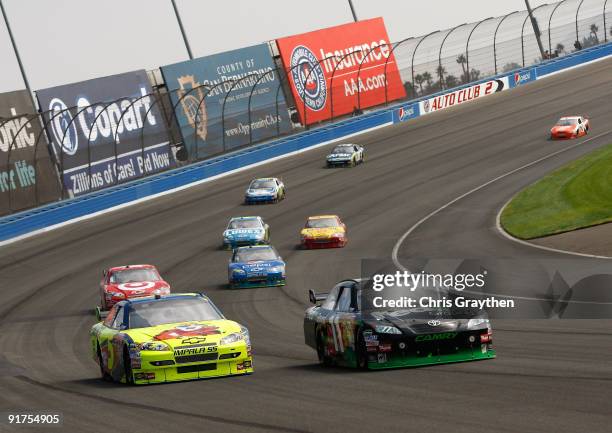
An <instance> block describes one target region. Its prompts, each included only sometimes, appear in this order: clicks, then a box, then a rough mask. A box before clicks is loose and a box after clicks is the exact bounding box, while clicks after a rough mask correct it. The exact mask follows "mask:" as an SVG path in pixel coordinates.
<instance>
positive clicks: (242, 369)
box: [132, 345, 253, 385]
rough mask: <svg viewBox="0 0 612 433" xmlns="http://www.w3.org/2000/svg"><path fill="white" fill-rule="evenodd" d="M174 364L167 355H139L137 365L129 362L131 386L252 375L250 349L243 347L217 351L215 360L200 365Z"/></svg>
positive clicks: (170, 356) (152, 353)
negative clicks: (130, 366)
mask: <svg viewBox="0 0 612 433" xmlns="http://www.w3.org/2000/svg"><path fill="white" fill-rule="evenodd" d="M177 360H178V358H176V357H174V356H173V354H172V352H169V351H168V352H159V353H154V352H147V353H146V355H145V354H143V355H142V358H141V359H140V360H139V361H138V360H132V371H133V374H134V383H135V384H137V385H147V384H152V383H163V382H179V381H184V380H194V379H206V378H212V377H221V376H234V375H243V374H250V373H253V357H252V355H251V351H250V348H247V347H246V346H244V345H242V347H241V348H240V349H235V350H228V349H224V348H221V349H219V353H218V354H217V358H216V359H209V360H207V361H204V362H177ZM136 367H138V368H136Z"/></svg>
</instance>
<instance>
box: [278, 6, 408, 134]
mask: <svg viewBox="0 0 612 433" xmlns="http://www.w3.org/2000/svg"><path fill="white" fill-rule="evenodd" d="M276 44H277V46H278V49H279V52H280V55H281V59H282V62H283V67H284V68H285V72H286V73H287V76H288V77H289V81H290V82H291V86H290V87H291V91H292V93H293V96H294V99H295V101H296V108H297V110H298V113H299V115H300V118H301V122H302V124H307V125H308V124H312V123H316V122H320V121H322V120H327V119H329V118H330V117H331V116H332V105H333V115H334V116H339V115H343V114H348V113H351V112H354V111H356V110H357V108H361V109H363V108H367V107H372V106H375V105H379V104H383V103H384V102H385V99H386V100H388V101H393V100H396V99H401V98H404V97H405V96H406V91H405V89H404V86H403V85H402V80H401V78H400V75H399V71H398V68H397V63H396V62H395V57H394V56H393V52H392V46H391V43H390V42H389V36H388V35H387V30H386V28H385V23H384V21H383V19H382V18H373V19H369V20H364V21H358V22H355V23H350V24H343V25H340V26H336V27H330V28H327V29H323V30H317V31H313V32H309V33H303V34H301V35H295V36H289V37H286V38H281V39H277V40H276ZM332 77H333V78H332Z"/></svg>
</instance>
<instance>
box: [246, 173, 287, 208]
mask: <svg viewBox="0 0 612 433" xmlns="http://www.w3.org/2000/svg"><path fill="white" fill-rule="evenodd" d="M284 198H285V184H284V183H283V182H282V181H281V180H279V179H277V178H275V177H267V178H261V179H255V180H253V181H251V183H250V184H249V187H248V188H247V190H246V192H245V194H244V202H245V204H255V203H278V202H279V201H281V200H283V199H284Z"/></svg>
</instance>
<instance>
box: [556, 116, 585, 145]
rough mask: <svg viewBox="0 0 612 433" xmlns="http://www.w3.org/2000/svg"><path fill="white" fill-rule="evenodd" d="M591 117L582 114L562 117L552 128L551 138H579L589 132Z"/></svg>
mask: <svg viewBox="0 0 612 433" xmlns="http://www.w3.org/2000/svg"><path fill="white" fill-rule="evenodd" d="M590 126H591V125H590V122H589V119H587V118H585V117H582V116H571V117H562V118H561V119H559V121H558V122H557V124H556V125H555V126H553V127H552V129H551V130H550V138H551V139H552V140H555V139H564V138H578V137H582V136H584V135H587V134H588V133H589V127H590Z"/></svg>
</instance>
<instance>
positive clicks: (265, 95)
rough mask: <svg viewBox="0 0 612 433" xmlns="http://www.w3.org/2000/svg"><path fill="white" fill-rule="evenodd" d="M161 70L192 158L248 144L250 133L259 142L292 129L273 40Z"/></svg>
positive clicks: (204, 156) (203, 156)
mask: <svg viewBox="0 0 612 433" xmlns="http://www.w3.org/2000/svg"><path fill="white" fill-rule="evenodd" d="M161 71H162V74H163V76H164V81H165V82H166V86H167V87H168V91H169V92H170V94H171V99H172V103H173V106H174V107H175V108H174V109H175V112H176V118H177V120H178V123H179V126H180V128H181V133H182V136H183V142H184V143H185V145H186V148H187V152H188V154H189V157H190V158H191V159H202V158H206V157H209V156H212V155H215V154H219V153H222V152H224V151H228V150H232V149H235V148H237V147H240V146H244V145H246V144H249V138H250V137H251V136H252V139H253V141H260V140H264V139H267V138H271V137H274V136H276V135H277V134H278V133H279V132H280V133H284V132H288V131H289V129H290V123H289V115H288V112H287V104H286V102H285V98H284V95H283V92H282V90H280V88H279V87H280V84H281V79H280V78H279V75H278V71H277V68H276V67H275V66H274V61H273V59H272V57H271V55H270V49H269V48H268V44H265V43H264V44H259V45H255V46H252V47H246V48H240V49H237V50H233V51H227V52H223V53H218V54H213V55H210V56H206V57H200V58H198V59H193V60H188V61H185V62H180V63H175V64H172V65H167V66H162V68H161ZM249 108H250V116H249ZM249 121H250V124H249ZM251 129H252V131H250V130H251Z"/></svg>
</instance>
